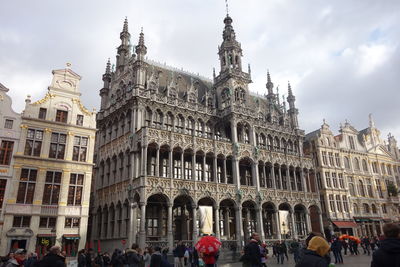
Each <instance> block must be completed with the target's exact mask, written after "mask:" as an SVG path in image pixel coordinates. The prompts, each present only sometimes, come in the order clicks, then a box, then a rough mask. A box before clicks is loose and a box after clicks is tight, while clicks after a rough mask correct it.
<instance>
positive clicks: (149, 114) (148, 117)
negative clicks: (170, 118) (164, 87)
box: [146, 108, 153, 126]
mask: <svg viewBox="0 0 400 267" xmlns="http://www.w3.org/2000/svg"><path fill="white" fill-rule="evenodd" d="M152 120H153V112H152V111H151V109H150V108H146V126H151V124H152Z"/></svg>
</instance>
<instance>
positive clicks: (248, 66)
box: [247, 63, 251, 76]
mask: <svg viewBox="0 0 400 267" xmlns="http://www.w3.org/2000/svg"><path fill="white" fill-rule="evenodd" d="M247 72H248V73H249V75H250V76H251V68H250V63H249V64H247Z"/></svg>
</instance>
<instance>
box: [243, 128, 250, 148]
mask: <svg viewBox="0 0 400 267" xmlns="http://www.w3.org/2000/svg"><path fill="white" fill-rule="evenodd" d="M243 134H244V136H243V139H244V140H243V141H244V143H245V144H250V130H249V127H247V126H245V127H244V130H243Z"/></svg>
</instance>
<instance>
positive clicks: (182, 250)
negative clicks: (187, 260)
mask: <svg viewBox="0 0 400 267" xmlns="http://www.w3.org/2000/svg"><path fill="white" fill-rule="evenodd" d="M175 250H176V255H177V256H178V258H183V257H184V256H185V251H186V246H185V245H178V246H177V247H176V249H175Z"/></svg>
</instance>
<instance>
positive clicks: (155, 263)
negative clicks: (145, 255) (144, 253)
mask: <svg viewBox="0 0 400 267" xmlns="http://www.w3.org/2000/svg"><path fill="white" fill-rule="evenodd" d="M161 262H162V257H161V253H160V252H158V251H156V252H154V253H153V254H152V255H151V259H150V267H161Z"/></svg>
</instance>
